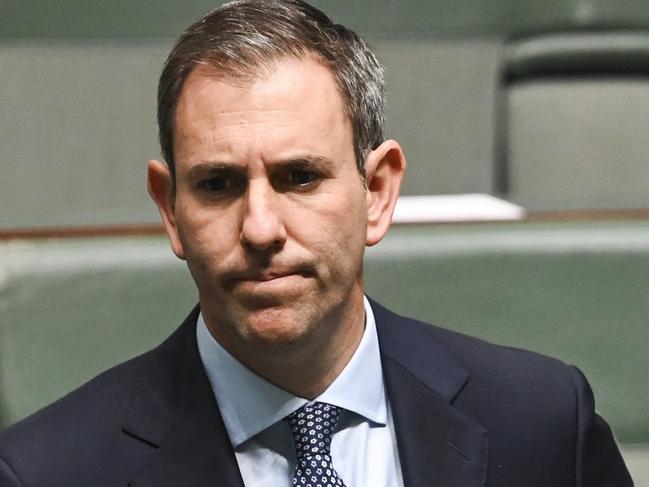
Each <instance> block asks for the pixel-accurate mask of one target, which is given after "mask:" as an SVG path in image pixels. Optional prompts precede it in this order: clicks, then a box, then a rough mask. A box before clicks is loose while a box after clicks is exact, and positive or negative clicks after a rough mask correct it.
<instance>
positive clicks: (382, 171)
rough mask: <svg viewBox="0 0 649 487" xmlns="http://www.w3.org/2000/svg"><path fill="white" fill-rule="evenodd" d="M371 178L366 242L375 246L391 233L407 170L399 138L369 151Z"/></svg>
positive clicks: (368, 170) (368, 160)
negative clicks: (395, 209) (391, 224)
mask: <svg viewBox="0 0 649 487" xmlns="http://www.w3.org/2000/svg"><path fill="white" fill-rule="evenodd" d="M365 168H366V178H367V198H368V205H367V235H366V239H365V244H366V245H368V246H371V245H375V244H377V243H379V242H380V241H381V239H382V238H383V236H384V235H385V234H386V233H387V231H388V228H389V227H390V223H391V222H392V214H393V213H394V206H395V205H396V203H397V198H398V197H399V191H400V189H401V182H402V181H403V176H404V174H405V170H406V158H405V156H404V154H403V150H402V149H401V146H400V145H399V143H398V142H396V141H395V140H387V141H385V142H383V143H382V144H381V145H380V146H379V147H377V148H376V149H375V150H373V151H372V152H370V153H369V155H368V156H367V160H366V164H365Z"/></svg>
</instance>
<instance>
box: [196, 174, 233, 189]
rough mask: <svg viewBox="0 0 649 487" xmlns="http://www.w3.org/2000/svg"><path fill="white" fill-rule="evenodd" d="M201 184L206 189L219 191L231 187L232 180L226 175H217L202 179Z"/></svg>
mask: <svg viewBox="0 0 649 487" xmlns="http://www.w3.org/2000/svg"><path fill="white" fill-rule="evenodd" d="M201 185H202V186H203V188H205V189H206V190H208V191H211V192H213V193H220V192H223V191H227V190H228V189H230V188H231V187H232V181H231V180H230V179H228V178H226V177H222V176H219V177H215V178H210V179H207V180H205V181H203V182H202V183H201Z"/></svg>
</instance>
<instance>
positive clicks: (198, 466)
mask: <svg viewBox="0 0 649 487" xmlns="http://www.w3.org/2000/svg"><path fill="white" fill-rule="evenodd" d="M198 311H199V310H198V307H197V308H195V309H194V310H193V311H192V313H191V314H190V315H189V316H188V317H187V319H186V320H185V322H184V323H183V324H182V325H181V327H180V328H179V329H178V330H177V331H176V332H175V333H174V334H173V335H172V336H171V337H170V338H168V339H167V340H166V341H165V342H164V343H163V344H162V345H160V347H158V348H157V349H156V350H154V351H153V352H150V354H151V357H152V359H153V364H151V365H152V366H150V367H149V370H148V374H147V375H146V376H145V377H143V381H142V382H141V383H140V384H139V385H138V387H136V388H135V391H134V395H133V400H132V403H131V410H130V411H131V413H130V415H129V417H128V418H127V419H126V421H125V424H124V427H123V431H124V433H126V434H128V435H130V436H133V437H135V438H138V439H140V440H141V441H144V442H145V443H148V444H150V445H151V446H152V447H153V448H155V451H153V453H152V454H151V456H150V457H149V460H148V461H147V462H146V463H145V465H143V467H142V468H141V470H139V472H137V473H136V474H135V475H134V477H133V479H132V480H131V481H130V482H129V486H131V487H176V486H178V485H191V486H196V487H202V486H211V485H223V486H228V487H230V486H233V487H243V480H242V479H241V474H240V473H239V468H238V466H237V461H236V457H235V455H234V450H233V448H232V445H231V444H230V440H229V438H228V435H227V432H226V430H225V426H224V424H223V419H222V417H221V413H220V412H219V409H218V406H217V404H216V400H215V399H214V394H213V393H212V389H211V386H210V384H209V381H208V379H207V376H206V375H205V371H204V369H203V366H202V364H201V362H200V357H199V355H198V348H197V345H196V333H195V329H196V328H195V326H196V319H197V317H198ZM151 371H153V372H151Z"/></svg>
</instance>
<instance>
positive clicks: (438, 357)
mask: <svg viewBox="0 0 649 487" xmlns="http://www.w3.org/2000/svg"><path fill="white" fill-rule="evenodd" d="M372 309H373V310H374V315H375V318H376V323H377V329H378V333H379V346H380V349H381V362H382V366H383V374H384V376H385V382H386V387H387V393H388V398H389V400H390V406H391V408H392V413H393V418H394V427H395V430H396V437H397V446H398V449H399V458H400V460H401V470H402V473H403V480H404V485H405V486H406V487H424V486H430V485H436V486H440V487H479V486H483V485H484V483H485V476H486V467H487V432H486V429H485V428H484V427H483V426H481V425H480V424H478V423H477V422H475V421H474V420H472V419H471V418H468V417H467V416H465V415H464V414H462V413H461V412H460V411H458V410H457V409H455V408H454V407H453V405H452V401H453V399H454V398H455V397H456V396H457V395H458V394H460V393H461V390H462V388H463V386H464V385H465V384H466V382H467V380H468V374H467V372H466V371H465V369H464V368H463V367H462V366H461V365H460V364H458V363H457V361H456V360H455V359H454V358H453V357H451V356H450V355H449V354H448V353H447V352H446V351H445V349H444V348H443V347H442V346H441V345H440V344H439V343H438V342H437V341H436V340H434V339H433V338H432V337H431V334H430V331H431V328H430V325H425V324H422V323H416V322H414V321H412V320H407V319H405V318H402V317H399V316H397V315H395V314H393V313H391V312H390V311H388V310H386V309H385V308H383V307H382V306H380V305H378V304H377V303H375V302H372Z"/></svg>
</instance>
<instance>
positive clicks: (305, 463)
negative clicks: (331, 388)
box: [288, 402, 345, 487]
mask: <svg viewBox="0 0 649 487" xmlns="http://www.w3.org/2000/svg"><path fill="white" fill-rule="evenodd" d="M338 415H339V411H338V408H337V407H336V406H332V405H330V404H325V403H323V402H314V403H312V404H306V405H305V406H302V407H301V408H300V409H298V410H297V411H295V412H294V413H292V414H291V415H289V416H288V423H289V425H290V426H291V432H292V433H293V440H294V441H295V450H296V453H297V466H296V468H295V474H294V476H293V485H294V486H300V487H345V483H344V482H343V480H342V479H341V478H340V475H338V472H336V471H335V470H334V467H333V464H332V462H331V451H330V450H331V436H332V435H333V433H334V430H335V429H336V423H337V422H338Z"/></svg>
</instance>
